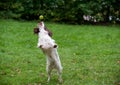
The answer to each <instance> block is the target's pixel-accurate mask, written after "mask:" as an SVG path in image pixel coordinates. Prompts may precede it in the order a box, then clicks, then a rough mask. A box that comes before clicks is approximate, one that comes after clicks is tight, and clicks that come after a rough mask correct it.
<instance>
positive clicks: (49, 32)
mask: <svg viewBox="0 0 120 85" xmlns="http://www.w3.org/2000/svg"><path fill="white" fill-rule="evenodd" d="M44 29H45V30H46V31H47V32H48V35H49V36H50V37H52V35H53V34H52V32H51V31H50V30H49V29H48V28H47V27H44Z"/></svg>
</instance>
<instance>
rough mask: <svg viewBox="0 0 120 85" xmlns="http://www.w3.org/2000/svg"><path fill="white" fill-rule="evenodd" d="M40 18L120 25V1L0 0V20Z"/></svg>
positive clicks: (71, 22) (73, 22)
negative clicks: (42, 16)
mask: <svg viewBox="0 0 120 85" xmlns="http://www.w3.org/2000/svg"><path fill="white" fill-rule="evenodd" d="M39 15H44V17H45V20H47V21H55V22H65V23H70V24H84V23H120V0H0V18H4V19H8V18H13V19H18V20H19V19H25V20H38V17H39ZM83 16H84V18H83Z"/></svg>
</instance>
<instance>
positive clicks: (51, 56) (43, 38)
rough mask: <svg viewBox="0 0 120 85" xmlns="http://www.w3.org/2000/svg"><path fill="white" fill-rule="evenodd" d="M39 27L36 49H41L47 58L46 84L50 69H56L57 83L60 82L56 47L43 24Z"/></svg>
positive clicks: (60, 68) (60, 71)
mask: <svg viewBox="0 0 120 85" xmlns="http://www.w3.org/2000/svg"><path fill="white" fill-rule="evenodd" d="M38 27H39V30H40V32H39V34H38V45H37V47H39V48H41V49H42V51H43V53H44V54H45V55H46V56H47V57H46V58H47V66H46V70H47V73H48V82H49V81H50V77H51V71H52V69H54V68H55V69H57V71H58V75H59V78H58V79H59V82H62V77H61V73H62V66H61V62H60V59H59V55H58V52H57V47H54V46H55V45H56V43H55V40H53V39H52V38H51V37H50V36H49V35H48V32H47V31H46V30H45V29H44V23H43V22H41V23H39V24H38Z"/></svg>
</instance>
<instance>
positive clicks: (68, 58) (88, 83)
mask: <svg viewBox="0 0 120 85" xmlns="http://www.w3.org/2000/svg"><path fill="white" fill-rule="evenodd" d="M36 26H37V22H35V21H32V22H26V21H14V20H0V85H40V84H41V85H59V83H58V80H57V73H56V71H54V72H52V78H51V81H50V83H49V84H47V82H46V81H47V73H46V70H45V68H46V58H45V56H44V55H43V53H42V51H41V50H40V49H38V48H37V47H36V46H37V36H36V35H34V34H33V28H34V27H36ZM46 26H47V27H48V28H49V29H50V30H51V31H52V32H53V38H54V39H55V40H56V42H57V44H58V45H59V48H58V52H59V55H60V59H61V62H62V65H63V75H62V77H63V80H64V82H63V84H62V85H119V84H120V26H90V25H89V26H87V25H65V24H56V23H46Z"/></svg>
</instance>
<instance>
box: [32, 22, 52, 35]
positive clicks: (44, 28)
mask: <svg viewBox="0 0 120 85" xmlns="http://www.w3.org/2000/svg"><path fill="white" fill-rule="evenodd" d="M41 29H42V30H45V31H47V32H48V35H49V36H50V37H52V32H51V31H50V30H48V29H47V28H46V27H45V25H44V22H40V23H38V27H36V28H34V34H38V33H39V32H40V30H41Z"/></svg>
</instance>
